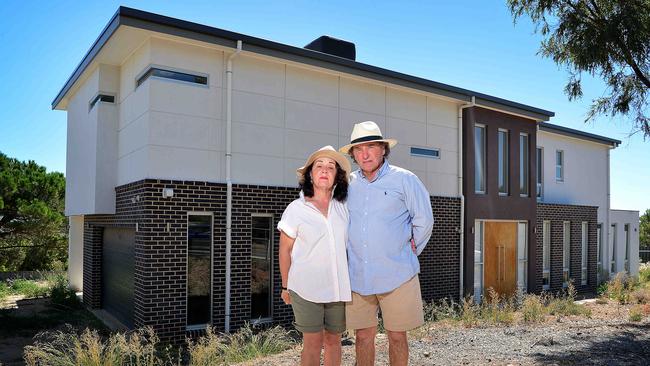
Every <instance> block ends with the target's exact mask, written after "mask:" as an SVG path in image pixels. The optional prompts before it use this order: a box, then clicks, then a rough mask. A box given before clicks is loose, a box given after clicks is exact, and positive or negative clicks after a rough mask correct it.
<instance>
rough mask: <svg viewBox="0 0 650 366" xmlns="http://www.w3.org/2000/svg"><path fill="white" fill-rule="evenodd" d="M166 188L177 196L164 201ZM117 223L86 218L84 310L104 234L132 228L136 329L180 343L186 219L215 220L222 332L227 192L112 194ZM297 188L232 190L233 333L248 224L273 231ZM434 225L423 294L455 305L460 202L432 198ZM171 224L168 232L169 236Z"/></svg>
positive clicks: (246, 265) (245, 308)
mask: <svg viewBox="0 0 650 366" xmlns="http://www.w3.org/2000/svg"><path fill="white" fill-rule="evenodd" d="M163 188H173V189H174V196H173V197H171V198H163V197H162V189H163ZM116 194H117V198H116V208H117V209H116V213H115V215H89V216H85V230H84V290H85V291H84V302H85V303H86V304H87V305H88V306H89V307H91V308H100V307H101V249H102V232H103V228H104V227H108V226H113V227H131V228H135V227H136V225H137V230H136V233H135V250H134V252H135V258H134V261H135V263H134V268H135V269H134V288H135V290H134V292H135V293H134V324H135V326H136V327H139V326H143V325H150V326H153V327H154V329H155V330H156V331H157V333H158V334H159V336H160V337H161V339H163V340H165V341H170V342H181V341H182V340H183V339H184V338H185V335H186V334H187V333H186V331H185V321H186V315H185V314H186V281H187V278H186V266H187V213H188V212H212V213H213V215H214V225H213V233H214V241H213V253H214V254H213V255H214V263H213V291H212V294H213V309H212V311H213V313H212V318H213V325H214V326H215V327H216V328H217V329H218V330H220V331H222V330H224V317H225V311H224V310H225V306H224V303H225V295H224V294H225V234H226V230H225V225H226V218H225V216H226V185H225V184H216V183H205V182H189V181H169V180H152V179H147V180H143V181H139V182H135V183H131V184H127V185H124V186H120V187H118V188H116ZM297 197H298V189H297V188H282V187H269V186H257V185H235V186H234V187H233V210H232V214H233V216H232V220H233V221H232V224H233V229H232V252H231V253H232V266H231V330H236V329H237V328H238V327H240V326H242V325H243V324H244V322H246V321H248V320H250V319H249V316H250V296H251V294H250V287H251V277H250V276H251V272H250V269H251V230H252V227H251V217H252V215H253V214H267V215H271V216H272V217H273V227H276V226H277V223H278V221H279V220H280V218H281V216H282V212H283V211H284V209H285V207H286V206H287V205H288V204H289V203H290V202H291V201H293V200H294V199H295V198H297ZM431 204H432V207H433V213H434V216H435V219H436V223H435V225H434V229H433V235H432V237H431V240H430V241H429V244H428V245H427V247H426V248H425V250H424V252H423V253H422V255H421V256H420V261H421V269H422V274H421V283H422V293H423V297H424V299H426V300H431V299H441V298H444V297H447V298H457V297H458V286H459V283H458V282H459V279H458V273H459V272H458V271H459V258H460V257H459V256H460V253H459V245H458V242H459V233H458V228H459V226H460V223H459V215H460V202H459V199H457V198H446V197H432V198H431ZM168 224H169V230H168ZM273 244H274V247H273V291H274V294H273V295H274V296H273V309H272V312H273V313H272V315H273V320H274V323H277V324H282V325H290V324H291V321H292V320H293V314H292V312H291V307H290V306H287V305H285V304H284V303H283V302H282V300H281V299H280V288H281V278H280V270H279V261H278V245H279V233H278V231H276V230H274V241H273Z"/></svg>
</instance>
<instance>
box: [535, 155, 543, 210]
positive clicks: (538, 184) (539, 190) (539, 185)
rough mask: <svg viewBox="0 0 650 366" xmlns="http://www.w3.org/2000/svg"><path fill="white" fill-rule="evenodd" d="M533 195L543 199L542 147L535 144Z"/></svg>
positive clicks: (540, 199)
mask: <svg viewBox="0 0 650 366" xmlns="http://www.w3.org/2000/svg"><path fill="white" fill-rule="evenodd" d="M535 158H536V159H535V160H536V162H535V164H536V165H535V168H536V169H535V173H536V175H537V177H536V178H535V188H536V190H535V195H536V197H537V199H538V200H539V201H543V200H544V147H543V146H537V147H536V148H535Z"/></svg>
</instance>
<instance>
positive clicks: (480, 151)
mask: <svg viewBox="0 0 650 366" xmlns="http://www.w3.org/2000/svg"><path fill="white" fill-rule="evenodd" d="M485 168H486V166H485V126H483V125H478V124H477V125H475V126H474V192H476V193H485Z"/></svg>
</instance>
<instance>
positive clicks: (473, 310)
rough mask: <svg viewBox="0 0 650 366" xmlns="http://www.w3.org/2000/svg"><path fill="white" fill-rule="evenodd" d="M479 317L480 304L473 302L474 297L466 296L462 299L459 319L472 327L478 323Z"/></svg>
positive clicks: (468, 326)
mask: <svg viewBox="0 0 650 366" xmlns="http://www.w3.org/2000/svg"><path fill="white" fill-rule="evenodd" d="M480 317H481V306H480V305H478V304H476V303H475V302H474V297H472V296H470V297H466V298H464V299H463V304H462V311H461V314H460V321H461V323H463V325H464V326H465V327H467V328H471V327H474V326H476V325H478V324H479V320H480Z"/></svg>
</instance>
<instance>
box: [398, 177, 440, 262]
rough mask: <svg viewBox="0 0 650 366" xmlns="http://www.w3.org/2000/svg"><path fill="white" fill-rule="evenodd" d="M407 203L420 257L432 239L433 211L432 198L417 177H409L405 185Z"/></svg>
mask: <svg viewBox="0 0 650 366" xmlns="http://www.w3.org/2000/svg"><path fill="white" fill-rule="evenodd" d="M404 196H405V197H406V200H405V203H406V207H407V209H408V211H409V215H410V216H411V225H412V232H413V244H415V254H417V255H420V253H422V251H423V250H424V247H425V246H426V245H427V243H428V242H429V238H431V231H432V230H433V211H432V210H431V198H430V196H429V192H428V191H427V189H426V187H424V184H422V182H421V181H420V179H419V178H418V177H417V176H416V175H413V176H408V177H407V178H406V184H405V185H404Z"/></svg>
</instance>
